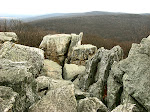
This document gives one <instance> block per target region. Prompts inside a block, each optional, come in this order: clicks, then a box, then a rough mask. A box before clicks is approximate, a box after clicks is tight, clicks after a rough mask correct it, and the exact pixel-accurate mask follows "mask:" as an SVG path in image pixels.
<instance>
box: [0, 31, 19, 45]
mask: <svg viewBox="0 0 150 112" xmlns="http://www.w3.org/2000/svg"><path fill="white" fill-rule="evenodd" d="M6 41H11V42H17V41H18V37H17V35H16V33H14V32H0V43H4V42H6Z"/></svg>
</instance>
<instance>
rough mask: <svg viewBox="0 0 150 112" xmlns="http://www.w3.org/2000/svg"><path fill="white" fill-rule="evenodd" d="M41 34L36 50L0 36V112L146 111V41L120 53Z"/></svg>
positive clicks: (149, 54)
mask: <svg viewBox="0 0 150 112" xmlns="http://www.w3.org/2000/svg"><path fill="white" fill-rule="evenodd" d="M82 37H83V33H80V34H79V35H76V34H55V35H46V36H45V37H44V38H43V41H42V42H41V44H40V46H39V48H34V47H28V46H24V45H19V44H16V42H17V41H18V37H17V35H16V34H15V33H13V32H1V33H0V112H150V94H149V93H150V37H147V38H143V39H142V41H141V43H140V44H133V45H132V47H131V50H130V52H129V55H128V57H127V58H126V59H123V50H122V48H121V47H120V46H114V47H113V48H112V49H110V50H108V49H105V48H103V47H102V48H99V49H97V47H96V46H94V45H90V44H86V45H82V44H81V41H82Z"/></svg>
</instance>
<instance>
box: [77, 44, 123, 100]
mask: <svg viewBox="0 0 150 112" xmlns="http://www.w3.org/2000/svg"><path fill="white" fill-rule="evenodd" d="M122 57H123V51H122V49H121V47H120V46H115V47H113V48H112V49H111V50H107V49H104V48H100V49H99V50H98V52H97V53H96V54H95V55H94V56H93V57H92V58H91V59H89V60H88V61H87V64H86V74H85V75H83V76H82V77H81V79H80V84H79V86H80V88H81V89H82V90H84V91H87V90H88V91H89V92H90V94H91V95H92V96H94V97H98V98H99V99H101V100H102V101H103V100H104V98H105V96H106V93H105V91H106V88H107V79H108V76H109V74H110V70H111V66H112V64H113V62H114V61H117V62H118V61H120V60H121V59H122Z"/></svg>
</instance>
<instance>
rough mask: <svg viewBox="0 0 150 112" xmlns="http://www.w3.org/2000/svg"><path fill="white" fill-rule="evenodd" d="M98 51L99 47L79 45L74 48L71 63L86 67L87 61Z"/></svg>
mask: <svg viewBox="0 0 150 112" xmlns="http://www.w3.org/2000/svg"><path fill="white" fill-rule="evenodd" d="M96 51H97V47H96V46H94V45H90V44H86V45H77V46H75V47H73V49H72V53H71V56H70V57H71V58H70V63H71V64H77V65H85V63H86V61H87V60H88V59H89V58H91V57H92V56H93V55H94V54H95V53H96Z"/></svg>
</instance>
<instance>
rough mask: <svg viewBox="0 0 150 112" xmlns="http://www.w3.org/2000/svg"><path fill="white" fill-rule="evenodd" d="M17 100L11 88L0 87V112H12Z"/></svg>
mask: <svg viewBox="0 0 150 112" xmlns="http://www.w3.org/2000/svg"><path fill="white" fill-rule="evenodd" d="M17 98H18V93H16V92H14V91H13V90H12V88H9V87H5V86H0V112H13V109H14V107H15V102H16V100H17Z"/></svg>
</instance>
